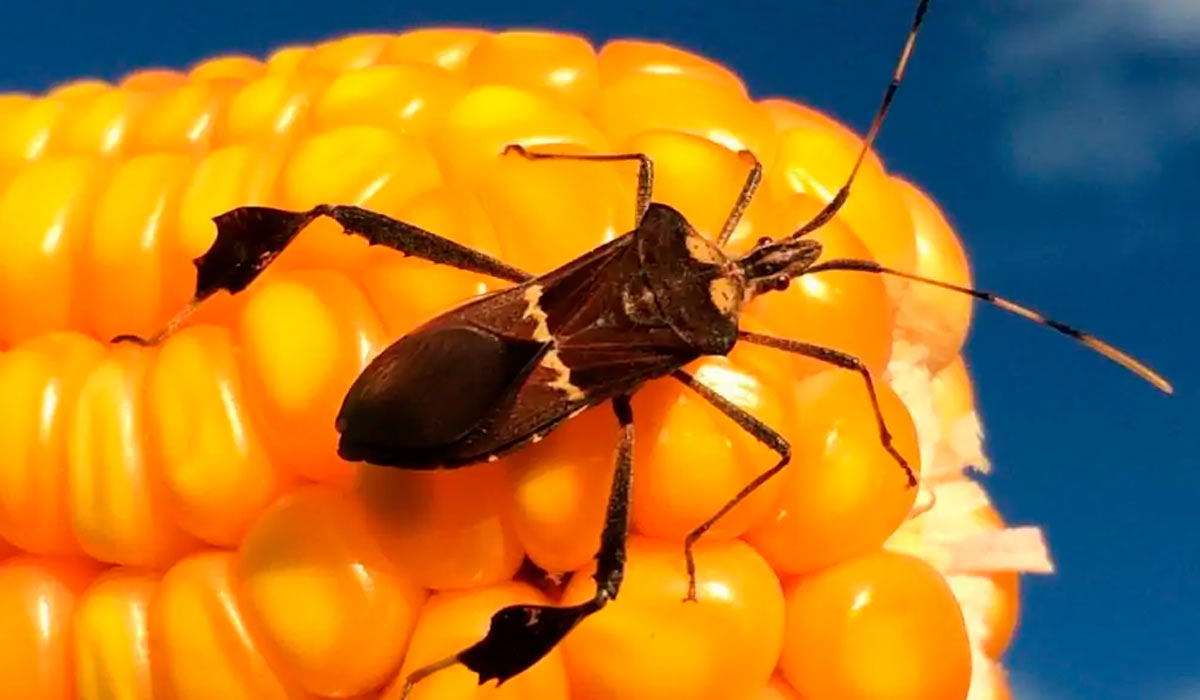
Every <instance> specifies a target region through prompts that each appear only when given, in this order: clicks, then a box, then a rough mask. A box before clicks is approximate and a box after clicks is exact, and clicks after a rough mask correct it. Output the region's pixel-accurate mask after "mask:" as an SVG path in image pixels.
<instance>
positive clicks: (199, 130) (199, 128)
mask: <svg viewBox="0 0 1200 700" xmlns="http://www.w3.org/2000/svg"><path fill="white" fill-rule="evenodd" d="M212 119H213V115H212V113H211V112H205V113H204V114H201V115H200V118H199V119H197V120H196V123H195V124H192V128H191V129H188V132H187V140H188V141H196V140H198V139H199V138H200V137H201V136H203V135H204V133H205V132H207V131H208V127H209V126H210V125H211V124H212Z"/></svg>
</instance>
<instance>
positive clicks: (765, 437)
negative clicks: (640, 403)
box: [671, 369, 792, 602]
mask: <svg viewBox="0 0 1200 700" xmlns="http://www.w3.org/2000/svg"><path fill="white" fill-rule="evenodd" d="M671 376H672V377H674V378H675V379H677V380H679V381H680V382H683V384H684V385H685V386H687V387H688V388H689V389H691V390H692V391H694V392H696V393H697V394H699V395H700V398H702V399H704V400H705V401H707V402H709V403H710V404H712V405H713V406H714V407H715V408H716V409H717V410H718V411H720V412H721V413H724V414H725V415H727V416H729V417H730V418H731V419H733V421H734V422H735V423H737V424H738V425H739V426H741V428H742V430H745V431H746V432H748V433H750V434H751V435H753V436H754V439H756V440H758V441H759V442H761V443H762V444H764V445H766V446H767V447H769V448H771V449H772V450H774V451H775V452H777V453H778V454H779V462H777V463H776V464H775V466H773V467H771V468H770V469H768V470H766V471H765V472H763V473H761V474H759V475H758V476H756V477H754V479H753V480H752V481H751V482H750V483H748V484H746V485H745V486H744V487H742V490H741V491H738V492H737V495H736V496H734V497H733V498H731V499H729V502H728V503H726V504H725V505H723V506H721V509H720V510H718V511H717V512H716V513H714V514H713V516H712V517H711V518H709V519H708V520H705V521H704V522H702V523H700V525H699V526H697V527H696V529H694V530H692V531H691V532H689V533H688V534H687V537H685V538H684V540H683V557H684V561H685V562H686V564H687V574H688V593H687V597H686V598H684V602H687V601H695V600H696V559H695V556H694V555H693V554H692V548H693V547H694V546H695V545H696V542H697V541H698V540H699V539H700V538H701V537H702V536H703V535H704V533H706V532H708V530H709V529H710V528H711V527H712V526H713V525H715V524H716V522H717V521H718V520H720V519H721V518H723V517H725V516H726V515H727V514H728V513H729V511H731V510H733V509H734V507H735V506H737V504H738V503H741V502H742V500H743V499H745V498H746V497H747V496H749V495H750V494H752V493H754V492H755V491H756V490H757V489H758V487H760V486H762V485H763V484H765V483H767V481H768V480H770V478H771V477H773V476H775V475H776V474H778V473H779V472H781V471H783V468H784V467H786V466H787V464H788V462H790V461H791V460H792V446H791V445H789V444H788V441H787V439H786V438H785V437H783V436H782V435H780V434H779V433H777V432H775V430H774V429H772V428H771V426H769V425H767V424H766V423H763V422H762V421H760V420H759V419H757V418H755V417H754V416H752V415H750V414H749V413H747V412H746V411H744V410H742V409H741V408H739V407H738V406H737V405H735V404H734V403H733V402H732V401H730V400H729V399H727V398H725V397H724V396H722V395H721V394H720V393H718V392H717V391H715V390H713V389H712V387H709V386H708V385H707V384H705V383H704V382H701V381H699V380H698V379H696V378H695V377H693V376H692V375H690V374H688V373H687V372H685V371H683V370H681V369H677V370H675V371H674V372H672V373H671Z"/></svg>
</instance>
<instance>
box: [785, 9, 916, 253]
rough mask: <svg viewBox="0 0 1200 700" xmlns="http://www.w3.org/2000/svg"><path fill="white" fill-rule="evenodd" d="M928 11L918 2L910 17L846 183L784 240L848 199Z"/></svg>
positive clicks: (808, 230) (815, 225) (830, 214)
mask: <svg viewBox="0 0 1200 700" xmlns="http://www.w3.org/2000/svg"><path fill="white" fill-rule="evenodd" d="M928 9H929V0H919V1H918V3H917V11H916V12H915V13H914V14H913V21H912V26H911V27H910V28H909V30H908V38H907V39H905V40H904V48H903V49H901V51H900V58H899V60H897V61H896V67H895V68H894V69H893V70H892V82H890V83H888V86H887V90H885V91H884V93H883V101H882V102H881V103H880V105H879V110H878V111H876V112H875V118H874V119H873V120H872V121H871V128H870V130H869V131H867V137H866V138H865V139H863V145H862V149H860V150H859V152H858V158H857V159H855V161H854V167H852V168H851V169H850V175H849V176H848V177H847V178H846V184H844V185H842V187H841V189H839V190H838V191H837V194H835V195H834V196H833V199H831V200H829V203H828V204H826V205H825V207H824V208H823V209H821V211H819V212H817V215H816V216H814V217H813V218H812V220H811V221H809V222H808V223H807V224H804V225H803V226H801V227H800V228H799V229H797V231H796V232H795V233H793V234H792V235H790V236H788V238H800V237H801V236H804V235H807V234H809V233H812V232H813V231H816V230H817V229H819V228H821V227H822V226H824V225H825V223H826V222H827V221H829V220H830V219H832V218H833V215H834V214H836V213H838V210H839V209H841V208H842V205H843V204H845V203H846V198H847V197H849V196H850V185H852V184H853V183H854V177H855V176H856V175H858V169H859V168H860V167H862V164H863V161H864V160H866V157H867V154H868V153H870V152H871V145H872V144H873V143H875V137H877V136H879V129H880V127H882V126H883V118H884V117H886V116H887V113H888V107H890V106H891V104H892V98H893V97H895V96H896V90H897V89H898V88H899V87H900V81H901V80H903V79H904V70H905V69H906V68H908V60H909V59H910V58H911V57H912V50H913V46H915V45H916V43H917V31H918V30H920V28H921V22H922V21H923V20H924V19H925V12H926V10H928Z"/></svg>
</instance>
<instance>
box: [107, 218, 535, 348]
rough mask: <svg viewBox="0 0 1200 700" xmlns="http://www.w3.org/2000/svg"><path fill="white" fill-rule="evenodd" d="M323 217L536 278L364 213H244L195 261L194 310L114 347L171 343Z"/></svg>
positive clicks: (395, 245)
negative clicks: (210, 301)
mask: <svg viewBox="0 0 1200 700" xmlns="http://www.w3.org/2000/svg"><path fill="white" fill-rule="evenodd" d="M319 216H328V217H329V218H331V219H333V220H335V221H337V222H338V223H339V224H341V226H342V228H343V230H344V231H345V232H346V233H347V234H348V235H355V236H361V237H363V238H365V239H367V241H368V242H369V243H370V244H371V245H382V246H386V247H388V248H392V249H393V250H397V251H399V252H401V253H404V254H405V255H411V256H415V257H418V258H422V259H425V260H429V261H430V262H434V263H438V264H441V265H449V266H450V267H456V268H458V269H460V270H467V271H469V272H479V273H483V274H485V275H491V276H492V277H496V278H499V279H503V280H509V281H512V282H524V281H525V280H528V279H530V277H531V276H530V275H529V274H528V273H526V272H524V271H522V270H518V269H517V268H515V267H513V266H511V265H509V264H508V263H505V262H503V261H501V260H497V259H496V258H493V257H491V256H490V255H487V254H485V253H481V252H480V251H477V250H474V249H473V248H469V247H467V246H465V245H462V244H461V243H455V242H454V241H452V240H450V239H448V238H443V237H441V236H439V235H437V234H435V233H431V232H429V231H426V230H425V229H422V228H419V227H417V226H413V225H412V224H409V223H405V222H403V221H398V220H396V219H393V218H391V217H389V216H384V215H383V214H377V213H375V212H373V211H369V210H367V209H363V208H361V207H355V206H342V205H330V204H320V205H317V206H315V207H313V208H312V209H309V210H308V211H304V212H295V211H285V210H282V209H272V208H269V207H240V208H238V209H233V210H231V211H227V212H225V213H224V214H221V215H220V216H217V217H216V218H214V219H213V221H214V222H215V223H216V225H217V239H216V240H215V241H214V242H213V244H212V246H211V247H210V248H209V249H208V251H207V252H205V253H204V255H201V256H200V257H198V258H196V260H195V265H196V292H195V295H194V296H193V297H192V300H191V301H190V302H188V305H187V306H186V307H184V309H183V310H182V311H181V312H179V313H178V314H177V315H176V316H175V317H174V318H172V319H171V320H170V321H169V322H168V323H167V325H166V327H165V328H164V329H163V330H162V331H160V332H159V333H157V334H156V335H154V336H153V337H151V338H148V339H146V338H140V337H138V336H133V335H120V336H117V337H116V338H113V342H122V341H131V342H135V343H138V344H139V345H157V344H159V343H161V342H162V341H164V340H166V339H167V337H168V336H170V335H171V333H173V332H174V331H175V329H176V328H178V327H179V325H180V324H181V323H183V321H184V320H186V319H187V317H188V316H189V315H191V313H192V312H193V311H195V309H196V307H197V306H199V305H200V303H201V302H203V301H204V300H205V299H207V298H208V297H210V296H212V295H213V294H215V293H217V292H218V291H221V290H225V291H227V292H229V293H230V294H236V293H238V292H240V291H242V290H243V289H245V288H246V287H247V286H249V284H250V283H251V282H253V281H254V280H255V279H256V278H257V277H258V276H259V274H261V273H262V271H263V270H265V269H266V268H267V266H268V265H270V264H271V262H272V261H273V260H275V258H276V257H278V256H279V254H280V253H282V252H283V250H284V249H285V248H287V247H288V245H289V244H291V242H292V241H293V240H295V238H296V236H297V235H299V233H300V231H302V230H303V229H304V227H305V226H308V224H310V223H312V221H313V220H314V219H316V218H317V217H319Z"/></svg>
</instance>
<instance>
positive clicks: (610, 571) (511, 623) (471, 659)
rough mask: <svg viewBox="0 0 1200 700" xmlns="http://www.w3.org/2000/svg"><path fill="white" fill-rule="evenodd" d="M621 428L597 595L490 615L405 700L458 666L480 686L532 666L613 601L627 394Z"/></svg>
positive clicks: (629, 453)
mask: <svg viewBox="0 0 1200 700" xmlns="http://www.w3.org/2000/svg"><path fill="white" fill-rule="evenodd" d="M613 409H614V410H615V411H616V414H617V420H618V421H619V422H620V424H621V437H620V442H619V443H618V445H617V460H616V462H617V464H616V469H615V471H614V473H613V482H612V490H611V492H610V494H609V497H608V509H607V512H606V514H605V521H604V531H603V532H602V533H601V535H600V551H599V552H598V553H597V554H596V573H595V575H594V576H593V578H594V579H595V581H596V595H595V597H593V598H592V599H591V600H588V601H585V602H583V603H581V604H579V605H572V606H567V607H556V606H551V605H511V606H509V607H507V608H502V609H501V610H500V611H499V612H497V613H496V614H495V615H493V616H492V623H491V626H490V627H489V628H488V633H487V635H486V636H485V637H484V638H483V639H481V640H480V641H479V642H477V643H475V644H474V645H472V646H470V647H468V648H466V649H464V650H462V651H460V652H458V653H457V654H455V655H453V656H450V657H447V658H445V659H442V660H440V661H437V662H434V663H432V664H429V665H427V666H424V667H422V668H419V669H417V670H416V671H413V672H412V673H411V674H409V676H408V678H406V679H405V681H404V690H403V692H402V693H401V695H400V698H401V700H405V699H406V698H407V697H408V696H409V693H411V692H412V689H413V687H414V686H415V685H416V684H417V682H419V681H420V680H421V679H423V678H426V677H428V676H429V675H430V674H432V673H435V672H437V671H440V670H441V669H444V668H447V667H449V666H453V665H454V664H462V665H464V666H466V667H467V668H469V669H471V670H472V671H474V672H475V673H476V674H478V675H479V682H480V683H484V682H486V681H488V680H491V679H493V678H495V679H497V680H498V681H499V682H501V683H503V682H504V681H506V680H508V679H509V678H512V677H513V676H515V675H517V674H518V673H521V672H522V671H524V670H525V669H527V668H529V667H530V666H532V665H534V664H535V663H537V662H538V661H539V660H540V659H541V658H542V657H544V656H545V655H546V654H548V653H550V651H551V650H552V649H554V647H555V646H556V645H558V643H559V642H560V641H562V639H563V637H566V636H567V633H568V632H570V631H571V630H572V629H574V628H575V626H576V625H578V624H579V622H580V621H581V620H583V619H584V618H585V617H587V616H588V615H591V614H592V613H594V612H596V611H598V610H600V609H601V608H603V607H604V606H605V605H606V604H607V603H608V601H610V600H614V599H615V598H616V597H617V592H618V591H619V590H620V588H621V580H622V579H623V578H624V576H625V542H626V539H627V538H628V536H629V498H630V494H631V489H632V486H633V409H632V407H631V406H630V403H629V397H628V396H621V397H618V398H615V399H613Z"/></svg>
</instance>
